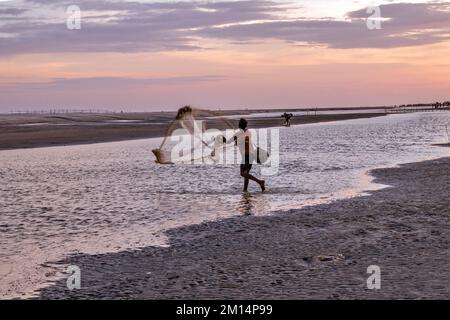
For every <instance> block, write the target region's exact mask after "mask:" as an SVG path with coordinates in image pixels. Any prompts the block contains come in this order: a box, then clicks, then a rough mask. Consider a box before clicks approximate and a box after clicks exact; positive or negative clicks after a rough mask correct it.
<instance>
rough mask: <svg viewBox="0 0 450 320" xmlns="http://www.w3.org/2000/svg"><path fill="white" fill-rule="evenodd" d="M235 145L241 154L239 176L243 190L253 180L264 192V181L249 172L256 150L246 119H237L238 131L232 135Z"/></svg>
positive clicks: (246, 188) (246, 189) (245, 190)
mask: <svg viewBox="0 0 450 320" xmlns="http://www.w3.org/2000/svg"><path fill="white" fill-rule="evenodd" d="M233 138H234V141H235V143H236V145H237V146H238V148H239V152H240V154H241V157H242V160H241V177H243V178H244V190H243V191H244V192H247V191H248V184H249V181H250V180H253V181H255V182H256V183H258V184H259V186H260V187H261V190H262V191H263V192H264V191H265V190H266V186H265V183H266V182H265V181H264V180H259V179H258V178H256V177H254V176H252V175H251V174H250V170H252V166H253V165H252V164H253V162H254V161H255V160H256V157H257V150H256V148H255V146H254V145H253V142H252V133H251V131H250V130H249V129H248V128H247V120H245V119H241V120H239V132H238V133H237V134H236V135H235V136H234V137H233Z"/></svg>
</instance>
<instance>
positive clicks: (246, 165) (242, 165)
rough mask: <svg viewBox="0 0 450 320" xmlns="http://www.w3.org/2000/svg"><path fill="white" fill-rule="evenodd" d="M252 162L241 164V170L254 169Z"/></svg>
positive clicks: (248, 170)
mask: <svg viewBox="0 0 450 320" xmlns="http://www.w3.org/2000/svg"><path fill="white" fill-rule="evenodd" d="M252 166H253V165H252V164H251V163H243V164H241V171H247V172H250V170H252Z"/></svg>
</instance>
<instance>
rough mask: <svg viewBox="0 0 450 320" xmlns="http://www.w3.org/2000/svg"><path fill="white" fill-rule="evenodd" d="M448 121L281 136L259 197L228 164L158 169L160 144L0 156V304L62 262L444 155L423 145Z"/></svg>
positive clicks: (366, 184) (361, 187)
mask: <svg viewBox="0 0 450 320" xmlns="http://www.w3.org/2000/svg"><path fill="white" fill-rule="evenodd" d="M446 124H447V125H450V113H449V112H436V113H417V114H404V115H390V116H388V117H379V118H371V119H359V120H349V121H341V122H333V123H322V124H320V123H319V124H311V125H302V126H293V127H291V128H279V130H280V161H281V162H280V167H279V172H278V174H277V175H275V176H271V177H267V186H268V192H267V193H265V194H261V193H259V192H257V191H258V190H257V186H256V185H255V184H251V190H250V191H251V193H249V194H242V193H241V192H240V190H241V189H242V181H241V178H240V176H239V168H238V167H237V166H234V165H228V166H207V165H183V166H171V165H169V166H160V165H157V164H156V163H154V159H153V156H152V154H151V150H152V148H154V147H156V146H157V145H158V144H159V142H160V139H147V140H135V141H125V142H114V143H102V144H93V145H81V146H67V147H50V148H37V149H27V150H11V151H0V163H1V164H2V165H1V167H0V176H1V177H2V178H1V182H2V183H1V185H0V194H1V197H0V234H1V241H0V279H1V280H0V297H3V298H8V297H22V296H23V297H27V296H28V295H29V294H30V293H31V292H32V291H33V290H34V289H36V288H38V287H40V286H42V285H44V284H45V283H46V281H48V280H50V279H52V278H53V277H55V276H57V275H58V272H61V271H62V270H55V269H54V268H52V267H51V266H48V265H46V263H47V262H51V261H57V260H60V259H61V258H63V257H64V256H67V255H69V254H74V253H80V252H81V253H103V252H111V251H118V250H125V249H133V248H139V247H143V246H147V245H162V246H163V245H167V241H166V239H165V237H164V234H163V231H164V230H168V229H171V228H174V227H177V226H183V225H188V224H194V223H199V222H202V221H207V220H215V219H220V218H225V217H231V216H237V215H246V214H253V215H267V214H273V213H274V212H277V214H282V212H278V211H283V210H289V209H292V208H299V207H301V206H304V205H312V204H317V203H322V202H326V201H331V200H334V199H339V198H344V197H349V196H354V195H358V194H361V193H362V192H364V191H365V190H373V189H375V188H377V186H375V185H373V184H371V181H370V177H369V176H367V175H366V174H365V173H366V172H367V170H369V169H371V168H376V167H385V166H392V165H395V164H399V163H405V162H416V161H422V160H426V159H431V158H437V157H441V156H445V155H449V152H448V149H446V148H439V147H432V146H431V144H433V143H443V142H447V135H446V132H445V125H446ZM258 171H259V168H257V169H255V172H256V174H259V172H258ZM55 272H56V273H55Z"/></svg>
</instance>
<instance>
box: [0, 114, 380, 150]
mask: <svg viewBox="0 0 450 320" xmlns="http://www.w3.org/2000/svg"><path fill="white" fill-rule="evenodd" d="M270 111H274V110H265V112H270ZM276 112H279V113H280V115H281V113H282V111H279V110H278V111H276ZM245 113H246V112H243V111H221V112H220V113H218V114H219V115H221V116H226V115H229V114H233V115H235V114H242V115H243V116H244V115H245ZM175 114H176V113H174V112H153V113H128V114H126V113H125V114H121V113H114V114H83V113H80V114H76V113H75V114H59V115H53V114H43V115H41V114H11V115H0V150H7V149H22V148H37V147H47V146H63V145H74V144H88V143H98V142H111V141H125V140H132V139H146V138H153V137H162V136H164V135H165V134H166V131H167V128H168V125H169V123H170V122H171V121H172V120H173V119H174V118H175ZM378 116H385V114H384V113H377V112H374V113H354V114H352V113H347V114H332V115H323V114H322V115H308V116H301V117H294V118H293V120H292V124H293V125H296V124H305V123H317V122H327V121H340V120H349V119H361V118H372V117H378ZM200 119H201V118H200ZM205 120H206V124H207V126H210V127H213V128H217V129H222V128H221V126H223V123H221V122H220V121H217V120H213V119H205ZM235 122H236V123H237V121H235ZM281 123H282V122H281V118H280V117H261V118H252V119H251V121H250V124H251V126H252V127H253V128H266V127H275V126H280V125H281Z"/></svg>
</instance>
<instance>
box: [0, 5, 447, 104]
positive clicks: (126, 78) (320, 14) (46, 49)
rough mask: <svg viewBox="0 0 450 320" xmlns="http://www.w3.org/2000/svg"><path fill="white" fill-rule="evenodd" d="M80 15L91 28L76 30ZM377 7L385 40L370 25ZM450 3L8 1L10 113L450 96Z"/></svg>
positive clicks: (2, 73)
mask: <svg viewBox="0 0 450 320" xmlns="http://www.w3.org/2000/svg"><path fill="white" fill-rule="evenodd" d="M70 5H77V6H79V7H80V8H81V29H79V30H76V29H75V30H70V29H69V28H67V24H66V23H67V19H68V17H69V14H68V13H67V12H66V10H67V8H68V7H69V6H70ZM374 5H378V6H379V8H380V12H381V19H380V20H379V21H380V23H381V29H374V30H370V29H369V28H368V27H367V21H366V20H367V18H368V17H370V16H371V14H368V13H367V10H366V8H367V6H374ZM449 93H450V2H448V1H424V0H422V1H412V0H410V1H408V2H400V1H363V0H334V1H331V0H330V1H328V0H310V1H306V0H305V1H288V0H286V1H275V0H273V1H264V0H263V1H260V0H257V1H230V0H217V1H162V0H160V1H143V0H142V1H137V0H133V1H117V0H116V1H113V0H68V1H65V0H64V1H58V0H56V1H53V0H13V1H4V0H0V112H9V111H10V110H26V109H51V108H80V109H87V108H102V109H109V110H131V111H146V110H173V109H176V108H178V107H179V106H181V105H184V104H191V105H194V106H197V107H202V108H210V109H219V108H222V109H224V108H228V109H230V108H236V109H238V108H286V107H292V108H294V107H325V106H330V107H339V106H368V105H370V106H376V105H393V104H400V103H413V102H422V101H425V102H428V101H440V100H449V99H450V94H449Z"/></svg>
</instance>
